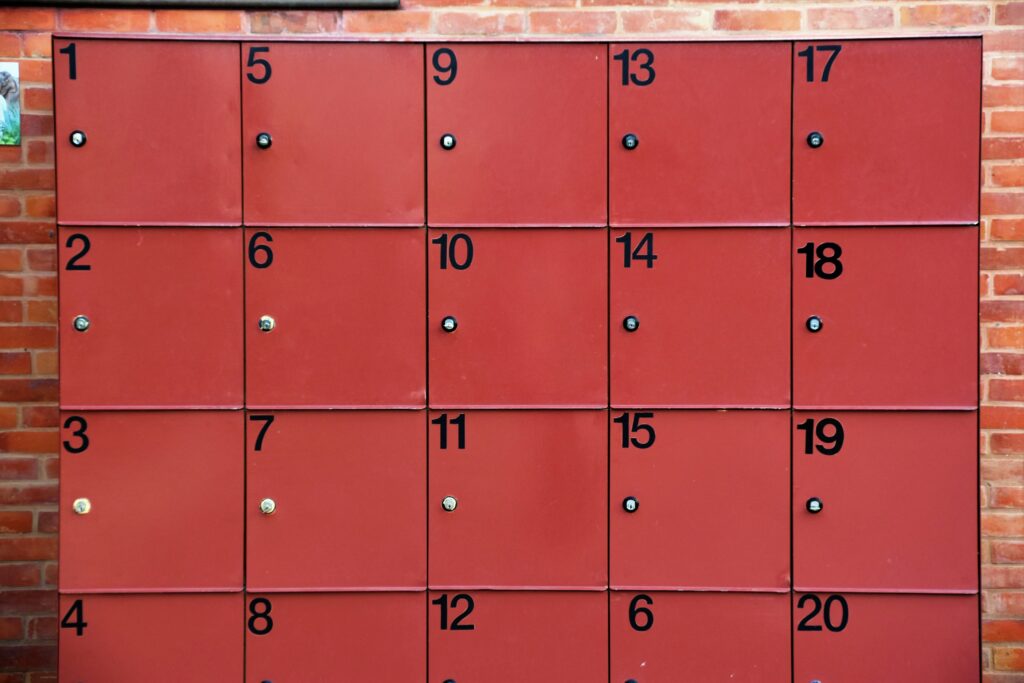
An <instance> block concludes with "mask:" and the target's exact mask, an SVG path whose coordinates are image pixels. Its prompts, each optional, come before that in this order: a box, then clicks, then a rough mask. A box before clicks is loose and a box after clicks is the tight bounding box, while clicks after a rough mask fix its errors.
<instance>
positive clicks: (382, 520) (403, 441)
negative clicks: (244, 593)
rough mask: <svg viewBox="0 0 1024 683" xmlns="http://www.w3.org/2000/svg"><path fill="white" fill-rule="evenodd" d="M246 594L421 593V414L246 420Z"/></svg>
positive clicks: (291, 414) (288, 414) (282, 414)
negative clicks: (286, 592) (291, 592)
mask: <svg viewBox="0 0 1024 683" xmlns="http://www.w3.org/2000/svg"><path fill="white" fill-rule="evenodd" d="M247 416H248V419H247V420H246V430H247V439H246V444H247V452H246V459H247V464H246V471H247V474H248V478H247V486H248V492H247V495H246V503H245V516H246V522H247V526H246V530H247V538H246V556H247V562H246V587H247V588H248V589H249V590H256V591H309V590H335V591H345V590H373V591H380V590H423V589H424V588H425V587H426V551H427V548H426V537H425V527H426V512H425V507H424V505H425V501H424V496H425V489H426V486H425V481H426V476H427V468H426V455H425V451H426V444H425V443H424V439H425V433H426V431H425V425H424V414H423V411H410V410H393V411H324V412H307V411H287V410H279V411H266V412H263V411H248V412H247Z"/></svg>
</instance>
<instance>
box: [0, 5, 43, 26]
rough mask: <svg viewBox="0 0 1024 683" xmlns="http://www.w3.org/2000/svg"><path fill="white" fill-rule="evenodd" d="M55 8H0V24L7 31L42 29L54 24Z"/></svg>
mask: <svg viewBox="0 0 1024 683" xmlns="http://www.w3.org/2000/svg"><path fill="white" fill-rule="evenodd" d="M55 17H56V10H53V9H34V8H28V7H21V8H16V9H0V26H2V27H4V29H6V30H8V31H18V30H30V31H31V30H37V31H38V30H44V29H50V28H53V27H54V26H55V21H56V19H55Z"/></svg>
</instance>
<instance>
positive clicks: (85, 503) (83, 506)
mask: <svg viewBox="0 0 1024 683" xmlns="http://www.w3.org/2000/svg"><path fill="white" fill-rule="evenodd" d="M71 509H72V510H74V511H75V514H76V515H87V514H89V510H92V503H90V502H89V499H88V498H76V499H75V502H73V503H72V504H71Z"/></svg>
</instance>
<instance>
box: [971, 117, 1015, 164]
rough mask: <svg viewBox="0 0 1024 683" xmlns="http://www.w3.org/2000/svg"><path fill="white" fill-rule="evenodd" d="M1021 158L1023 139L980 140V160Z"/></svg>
mask: <svg viewBox="0 0 1024 683" xmlns="http://www.w3.org/2000/svg"><path fill="white" fill-rule="evenodd" d="M995 113H998V112H993V114H995ZM1021 157H1024V137H1014V138H982V139H981V158H982V159H984V160H986V161H990V160H994V159H1020V158H1021Z"/></svg>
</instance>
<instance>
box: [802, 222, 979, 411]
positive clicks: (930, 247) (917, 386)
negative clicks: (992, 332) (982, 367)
mask: <svg viewBox="0 0 1024 683" xmlns="http://www.w3.org/2000/svg"><path fill="white" fill-rule="evenodd" d="M793 249H794V253H793V405H794V407H796V408H798V409H802V408H806V409H817V408H828V409H844V408H853V409H857V408H879V409H894V410H911V409H973V408H975V407H977V404H978V329H977V327H978V296H977V287H978V231H977V229H976V228H973V227H935V228H875V229H871V228H828V229H825V228H808V229H803V228H797V229H796V230H794V234H793Z"/></svg>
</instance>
